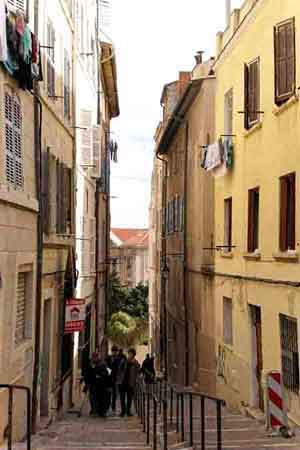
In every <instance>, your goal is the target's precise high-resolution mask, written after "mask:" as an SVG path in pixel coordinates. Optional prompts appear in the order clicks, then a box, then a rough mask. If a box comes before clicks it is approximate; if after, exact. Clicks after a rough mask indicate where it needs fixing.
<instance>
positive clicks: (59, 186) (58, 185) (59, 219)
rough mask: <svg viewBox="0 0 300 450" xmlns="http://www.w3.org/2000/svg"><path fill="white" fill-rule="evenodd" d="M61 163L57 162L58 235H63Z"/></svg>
mask: <svg viewBox="0 0 300 450" xmlns="http://www.w3.org/2000/svg"><path fill="white" fill-rule="evenodd" d="M60 167H61V165H60V162H59V160H57V161H56V183H57V191H56V232H57V234H60V233H61V201H60V196H61V190H62V186H61V184H62V183H61V181H62V180H61V170H60Z"/></svg>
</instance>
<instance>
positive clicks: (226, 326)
mask: <svg viewBox="0 0 300 450" xmlns="http://www.w3.org/2000/svg"><path fill="white" fill-rule="evenodd" d="M223 341H224V344H227V345H233V327H232V300H231V298H227V297H223Z"/></svg>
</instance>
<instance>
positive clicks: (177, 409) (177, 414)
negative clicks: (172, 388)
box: [176, 393, 179, 433]
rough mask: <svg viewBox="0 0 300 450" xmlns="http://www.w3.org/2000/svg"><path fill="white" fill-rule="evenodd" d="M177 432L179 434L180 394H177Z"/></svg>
mask: <svg viewBox="0 0 300 450" xmlns="http://www.w3.org/2000/svg"><path fill="white" fill-rule="evenodd" d="M176 431H177V433H179V394H177V393H176Z"/></svg>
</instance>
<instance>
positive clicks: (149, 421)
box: [136, 380, 225, 450]
mask: <svg viewBox="0 0 300 450" xmlns="http://www.w3.org/2000/svg"><path fill="white" fill-rule="evenodd" d="M197 402H199V405H200V424H199V425H200V448H201V450H205V449H206V448H207V446H208V434H207V432H206V418H207V416H206V405H207V402H212V404H213V405H215V408H216V430H217V436H216V448H217V450H222V407H223V406H225V402H224V400H222V399H220V398H217V397H213V396H211V395H208V394H204V393H202V392H196V391H194V390H190V389H182V388H179V387H178V386H174V385H168V384H166V383H165V382H164V381H163V380H156V381H155V382H154V383H152V384H145V383H143V381H140V382H139V383H138V388H137V391H136V409H137V413H138V416H139V418H140V420H141V425H142V426H143V432H144V433H145V434H146V442H147V445H150V441H151V434H152V448H153V450H157V448H158V447H157V446H158V439H159V436H162V449H163V450H167V449H168V432H169V431H170V430H171V429H172V427H173V426H174V425H175V426H176V427H175V430H176V432H177V435H178V436H179V438H180V441H181V442H187V443H188V444H189V445H190V447H194V445H195V439H194V437H195V429H196V427H197V422H198V420H199V419H198V417H195V414H194V412H195V407H196V403H197ZM158 427H160V434H158ZM197 444H198V442H197Z"/></svg>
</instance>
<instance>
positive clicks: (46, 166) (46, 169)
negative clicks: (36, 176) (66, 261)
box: [41, 147, 50, 234]
mask: <svg viewBox="0 0 300 450" xmlns="http://www.w3.org/2000/svg"><path fill="white" fill-rule="evenodd" d="M49 185H50V149H49V147H48V148H47V151H46V152H43V153H42V192H41V194H42V219H43V231H44V233H46V234H48V233H49V231H50V230H49V229H50V189H49Z"/></svg>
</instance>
